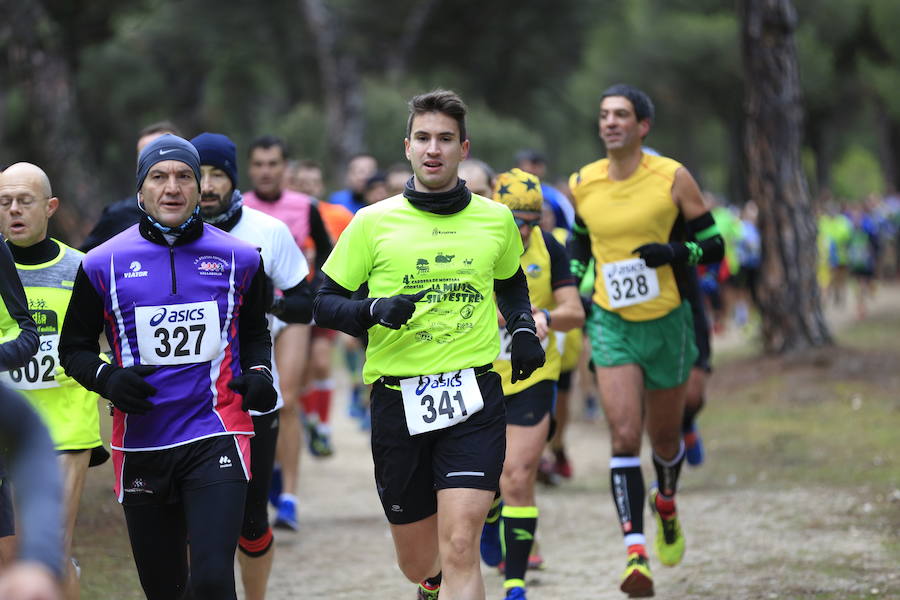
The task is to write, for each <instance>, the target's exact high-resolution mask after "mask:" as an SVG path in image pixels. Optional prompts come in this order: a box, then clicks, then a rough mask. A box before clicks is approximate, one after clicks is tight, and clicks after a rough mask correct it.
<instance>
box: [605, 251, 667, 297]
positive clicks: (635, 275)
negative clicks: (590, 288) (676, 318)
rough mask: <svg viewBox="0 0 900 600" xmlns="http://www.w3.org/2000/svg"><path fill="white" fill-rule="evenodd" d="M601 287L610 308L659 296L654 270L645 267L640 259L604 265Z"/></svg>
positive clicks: (657, 280) (657, 281)
mask: <svg viewBox="0 0 900 600" xmlns="http://www.w3.org/2000/svg"><path fill="white" fill-rule="evenodd" d="M603 285H604V287H605V288H606V296H607V297H608V298H609V305H610V306H611V307H612V308H622V307H623V306H631V305H633V304H640V303H641V302H647V301H648V300H652V299H654V298H656V297H657V296H659V279H658V278H657V277H656V269H651V268H650V267H648V266H647V265H645V264H644V260H643V259H642V258H631V259H628V260H619V261H616V262H612V263H606V264H604V265H603Z"/></svg>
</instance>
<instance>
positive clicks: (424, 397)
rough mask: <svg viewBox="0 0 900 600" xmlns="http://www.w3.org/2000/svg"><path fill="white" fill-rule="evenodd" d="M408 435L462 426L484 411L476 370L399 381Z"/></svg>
mask: <svg viewBox="0 0 900 600" xmlns="http://www.w3.org/2000/svg"><path fill="white" fill-rule="evenodd" d="M400 393H401V394H403V410H404V412H405V413H406V428H407V429H408V430H409V435H419V434H420V433H427V432H429V431H435V430H437V429H444V428H446V427H450V426H452V425H456V424H457V423H462V422H463V421H465V420H466V419H468V418H469V417H471V416H472V415H474V414H475V413H477V412H478V411H479V410H481V409H482V408H484V398H483V397H482V396H481V390H480V389H479V388H478V381H476V379H475V371H474V370H472V369H463V370H462V371H451V372H449V373H439V374H437V375H422V376H421V377H407V378H406V379H401V380H400Z"/></svg>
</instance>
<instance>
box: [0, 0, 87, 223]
mask: <svg viewBox="0 0 900 600" xmlns="http://www.w3.org/2000/svg"><path fill="white" fill-rule="evenodd" d="M0 6H3V7H4V8H5V10H4V11H3V13H4V15H5V16H4V21H5V26H4V29H5V31H4V32H3V37H4V38H5V39H6V41H7V49H6V50H7V67H6V68H7V69H9V73H10V77H9V80H10V81H11V82H13V83H14V84H19V85H20V86H21V87H22V89H23V90H24V92H25V95H26V97H27V99H28V105H29V114H30V115H31V122H30V125H29V134H30V138H31V146H32V148H33V149H34V151H35V153H36V157H35V158H34V159H32V160H35V161H37V162H38V166H40V167H41V168H43V169H44V171H46V172H47V174H48V176H49V177H50V181H51V184H52V186H53V190H54V193H55V194H56V195H58V196H59V197H60V199H61V202H60V208H59V211H58V212H57V214H56V217H55V218H54V222H53V224H52V226H53V229H54V230H55V231H59V232H61V233H62V234H63V236H64V237H66V238H67V239H69V240H80V239H82V238H83V236H84V234H85V233H86V231H87V230H88V229H89V228H90V226H91V225H92V223H93V217H96V216H97V215H98V214H99V213H100V210H101V209H102V207H103V204H104V202H103V200H104V198H103V196H102V195H101V194H99V193H98V192H99V180H98V178H97V175H96V165H93V164H91V162H90V156H89V153H88V151H87V148H88V144H87V143H86V140H85V137H84V132H83V131H82V130H81V128H80V127H79V126H78V123H80V122H81V120H80V119H79V117H78V111H77V100H76V91H75V85H74V82H73V77H72V73H71V72H70V69H69V64H68V63H67V62H66V60H65V59H64V58H63V56H62V55H61V53H60V49H59V48H58V47H57V46H56V45H55V43H54V35H53V33H52V29H53V27H52V23H50V20H49V17H48V16H47V14H46V12H45V11H44V9H43V6H42V5H41V4H40V3H39V2H10V1H6V2H0Z"/></svg>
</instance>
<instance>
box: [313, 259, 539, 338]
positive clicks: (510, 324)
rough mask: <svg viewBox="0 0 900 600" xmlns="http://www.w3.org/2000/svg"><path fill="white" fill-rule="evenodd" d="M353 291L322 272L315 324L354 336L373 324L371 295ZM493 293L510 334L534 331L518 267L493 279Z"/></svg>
mask: <svg viewBox="0 0 900 600" xmlns="http://www.w3.org/2000/svg"><path fill="white" fill-rule="evenodd" d="M353 292H354V291H353V290H348V289H347V288H345V287H343V286H342V285H340V284H339V283H337V282H335V281H334V280H333V279H331V278H330V277H328V275H325V276H324V281H323V283H322V286H321V287H320V288H319V291H318V292H317V293H316V298H315V301H314V302H313V316H314V318H315V320H316V324H317V325H319V326H320V327H327V328H328V329H337V330H340V331H343V332H344V333H347V334H349V335H352V336H354V337H361V336H362V335H363V334H364V333H366V330H368V329H369V328H370V327H372V325H373V324H374V319H373V318H372V316H371V315H370V314H369V307H370V306H371V305H372V302H373V301H374V298H364V299H361V300H354V299H352V295H353ZM494 292H495V293H496V295H497V307H498V308H499V309H500V314H502V315H503V318H504V319H506V327H507V330H508V331H509V332H510V333H513V332H514V331H515V330H516V329H521V328H523V327H524V328H527V329H530V330H532V331H535V329H536V328H535V324H534V319H533V318H532V317H531V302H530V300H529V298H528V281H527V280H526V279H525V273H524V272H523V271H522V268H521V267H519V268H518V270H517V271H516V273H515V274H514V275H513V276H512V277H510V278H509V279H495V280H494Z"/></svg>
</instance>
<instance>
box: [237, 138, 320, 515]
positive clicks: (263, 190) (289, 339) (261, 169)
mask: <svg viewBox="0 0 900 600" xmlns="http://www.w3.org/2000/svg"><path fill="white" fill-rule="evenodd" d="M249 157H250V169H249V175H250V179H251V181H252V183H253V190H252V191H249V192H244V205H245V206H249V207H250V208H255V209H256V210H259V211H262V212H264V213H266V214H267V215H271V216H273V217H275V218H277V219H280V220H281V221H283V222H284V224H285V225H287V226H288V229H289V230H290V231H291V235H292V236H293V237H294V241H295V242H296V244H297V246H298V247H299V248H300V249H301V250H302V249H309V250H310V254H311V258H312V260H310V261H309V262H311V263H313V264H314V265H315V268H316V270H318V269H320V268H321V266H322V263H323V262H325V258H326V257H327V256H328V253H329V252H331V239H330V238H329V236H328V232H327V230H326V229H325V224H324V223H323V222H322V217H321V215H320V214H319V211H318V209H317V208H316V207H315V205H314V202H313V199H312V198H310V197H309V196H307V195H305V194H300V193H297V192H293V191H291V190H288V189H285V188H284V185H283V184H284V170H285V166H286V164H287V163H286V161H287V158H288V153H287V147H286V145H285V143H284V141H283V140H281V139H280V138H277V137H274V136H263V137H261V138H258V139H257V140H256V141H254V142H253V143H252V144H251V145H250V153H249ZM309 239H312V242H313V243H312V244H309V243H308V240H309ZM308 258H310V257H308ZM313 287H315V285H314V286H313ZM272 333H273V334H274V337H275V362H276V363H277V364H279V365H281V367H282V368H281V370H280V373H281V378H280V381H279V386H280V388H281V395H282V397H283V398H285V403H284V406H283V407H282V409H281V417H280V420H279V427H280V430H279V432H278V446H277V448H276V451H275V456H276V460H277V462H278V464H279V465H281V469H280V470H279V475H278V476H277V477H276V479H277V480H278V481H279V482H280V484H281V485H280V488H281V489H280V492H281V493H280V494H279V495H278V498H277V503H278V504H277V509H278V512H277V515H276V517H275V527H278V528H281V529H290V530H292V531H296V530H297V529H298V527H299V524H298V522H297V479H298V476H299V475H298V474H299V470H300V446H301V444H302V437H303V436H302V432H301V430H300V413H299V410H298V401H299V400H300V397H301V395H302V394H303V374H304V372H305V371H306V360H307V356H308V354H309V325H302V324H299V323H290V324H289V323H285V322H284V321H281V320H276V321H275V323H274V324H273V326H272Z"/></svg>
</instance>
